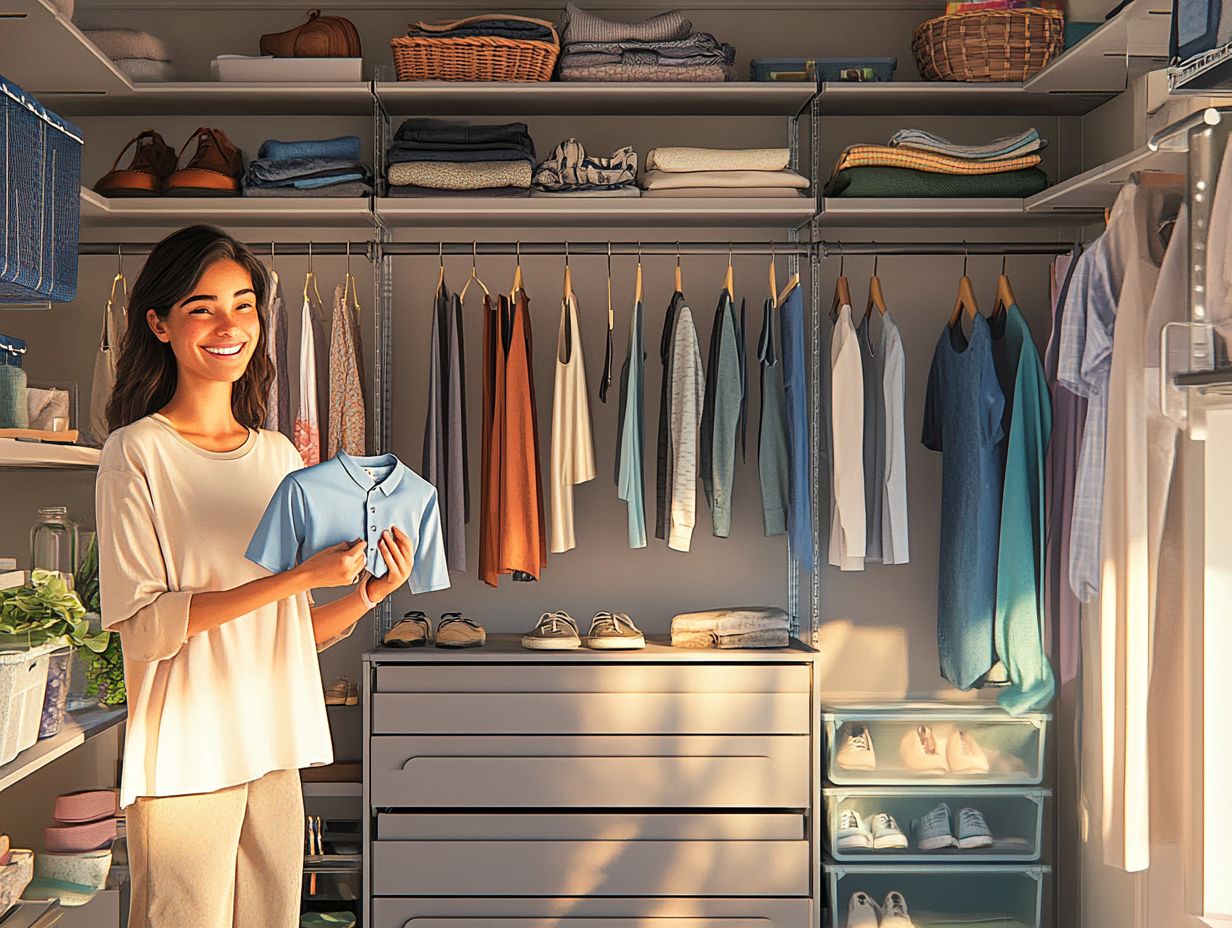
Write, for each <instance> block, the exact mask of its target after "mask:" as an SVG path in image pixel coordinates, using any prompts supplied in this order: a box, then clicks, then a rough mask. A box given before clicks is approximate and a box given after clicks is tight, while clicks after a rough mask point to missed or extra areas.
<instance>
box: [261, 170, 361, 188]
mask: <svg viewBox="0 0 1232 928" xmlns="http://www.w3.org/2000/svg"><path fill="white" fill-rule="evenodd" d="M366 179H367V178H366V176H365V175H363V174H354V173H352V174H328V175H325V176H323V177H295V178H289V179H287V180H275V181H261V182H259V183H251V184H246V185H245V186H246V188H247V189H250V190H272V189H274V188H277V187H293V188H295V189H296V190H312V189H315V188H317V187H332V186H335V185H337V184H349V183H351V182H353V181H361V182H362V181H364V180H366Z"/></svg>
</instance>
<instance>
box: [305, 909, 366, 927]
mask: <svg viewBox="0 0 1232 928" xmlns="http://www.w3.org/2000/svg"><path fill="white" fill-rule="evenodd" d="M299 924H300V928H355V915H354V914H353V913H351V912H304V913H303V914H302V915H300V917H299Z"/></svg>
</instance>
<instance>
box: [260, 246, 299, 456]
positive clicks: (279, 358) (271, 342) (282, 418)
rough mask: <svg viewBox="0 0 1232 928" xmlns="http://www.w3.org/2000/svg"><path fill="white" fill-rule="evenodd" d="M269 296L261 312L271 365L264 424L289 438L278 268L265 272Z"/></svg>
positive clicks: (284, 316) (284, 329)
mask: <svg viewBox="0 0 1232 928" xmlns="http://www.w3.org/2000/svg"><path fill="white" fill-rule="evenodd" d="M269 277H270V280H269V287H270V298H269V304H268V305H267V307H266V313H265V344H266V349H267V350H266V354H267V355H268V357H269V359H270V364H272V365H273V368H274V379H273V380H272V381H270V388H269V393H268V394H267V396H266V401H265V427H266V428H267V429H270V430H271V431H275V432H282V434H284V435H286V436H287V438H293V435H294V432H293V429H292V425H293V423H292V420H291V370H290V368H289V367H288V366H287V311H286V306H285V304H284V303H283V299H282V281H281V280H280V279H279V277H278V272H277V271H275V270H273V269H272V268H271V269H270V272H269Z"/></svg>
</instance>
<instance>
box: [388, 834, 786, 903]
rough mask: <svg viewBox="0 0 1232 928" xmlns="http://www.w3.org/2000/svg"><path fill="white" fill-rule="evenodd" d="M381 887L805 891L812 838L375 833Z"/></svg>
mask: <svg viewBox="0 0 1232 928" xmlns="http://www.w3.org/2000/svg"><path fill="white" fill-rule="evenodd" d="M371 861H372V886H373V892H374V893H376V894H377V895H406V896H427V895H433V896H807V895H808V892H809V871H810V864H809V844H808V842H807V841H803V840H801V841H740V840H731V841H728V840H720V841H713V840H710V841H688V840H684V841H681V840H665V841H642V840H623V841H621V840H617V841H596V840H573V841H533V840H532V841H490V840H461V841H384V840H381V841H375V842H373V845H372V858H371Z"/></svg>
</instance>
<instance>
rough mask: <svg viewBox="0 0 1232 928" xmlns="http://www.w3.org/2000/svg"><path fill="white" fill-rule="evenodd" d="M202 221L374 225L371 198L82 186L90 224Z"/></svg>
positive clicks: (85, 214) (84, 221) (83, 205)
mask: <svg viewBox="0 0 1232 928" xmlns="http://www.w3.org/2000/svg"><path fill="white" fill-rule="evenodd" d="M194 220H199V221H201V222H215V223H222V224H227V225H237V226H307V227H313V228H320V227H326V226H328V227H334V228H339V227H346V228H368V227H370V226H371V225H372V211H371V209H370V208H369V200H368V198H367V197H345V198H344V197H303V198H298V199H297V198H291V197H103V196H99V195H98V194H97V193H95V192H94V191H93V190H89V189H87V188H85V187H82V188H81V221H82V224H83V225H85V226H108V225H112V226H114V225H130V226H134V225H149V226H182V225H184V224H185V223H188V222H192V221H194Z"/></svg>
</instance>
